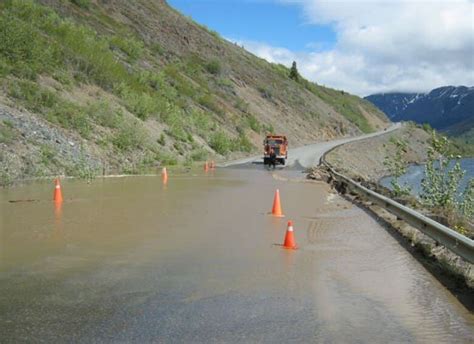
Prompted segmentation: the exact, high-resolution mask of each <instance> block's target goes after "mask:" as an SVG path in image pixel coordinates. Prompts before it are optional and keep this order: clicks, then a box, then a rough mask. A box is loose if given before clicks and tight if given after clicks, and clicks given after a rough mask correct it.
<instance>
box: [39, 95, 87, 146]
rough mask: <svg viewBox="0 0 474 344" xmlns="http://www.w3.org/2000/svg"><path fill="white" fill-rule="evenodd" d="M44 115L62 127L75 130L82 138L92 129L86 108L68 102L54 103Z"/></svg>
mask: <svg viewBox="0 0 474 344" xmlns="http://www.w3.org/2000/svg"><path fill="white" fill-rule="evenodd" d="M45 117H46V119H47V120H48V121H50V122H52V123H57V124H59V125H61V126H62V127H63V128H66V129H74V130H76V131H77V132H78V133H79V134H80V135H81V136H82V137H84V138H88V137H89V135H90V132H91V130H92V126H91V122H90V120H89V116H88V114H87V112H86V110H85V109H84V108H82V107H80V106H78V105H76V104H73V103H70V102H66V101H61V102H59V103H57V104H55V105H54V106H53V107H52V108H51V109H49V110H48V111H47V112H46V113H45Z"/></svg>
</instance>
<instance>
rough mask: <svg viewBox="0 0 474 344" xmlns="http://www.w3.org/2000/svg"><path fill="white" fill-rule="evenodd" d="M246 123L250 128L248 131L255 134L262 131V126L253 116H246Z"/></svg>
mask: <svg viewBox="0 0 474 344" xmlns="http://www.w3.org/2000/svg"><path fill="white" fill-rule="evenodd" d="M247 122H248V124H249V126H250V129H252V130H253V131H255V132H256V133H260V132H261V130H262V125H261V124H260V122H259V121H258V119H256V118H255V116H253V115H248V117H247Z"/></svg>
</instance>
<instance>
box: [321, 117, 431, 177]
mask: <svg viewBox="0 0 474 344" xmlns="http://www.w3.org/2000/svg"><path fill="white" fill-rule="evenodd" d="M394 139H398V140H402V141H405V142H406V143H407V149H406V151H405V152H404V156H403V158H404V160H405V161H407V162H408V163H409V164H421V163H423V162H424V161H426V158H427V149H428V143H429V139H430V136H429V134H428V133H427V132H425V131H424V130H422V129H420V128H417V127H416V126H414V125H410V124H408V125H404V126H403V127H401V128H400V129H399V130H397V131H393V132H389V133H386V134H384V135H378V136H376V137H372V138H371V139H370V140H359V141H357V142H351V143H348V144H345V145H343V146H340V147H337V148H336V149H334V150H333V151H331V152H329V154H327V155H326V161H327V162H328V163H330V164H331V165H332V166H334V167H335V168H336V169H337V170H338V171H339V172H341V173H343V174H344V175H347V176H348V177H351V178H354V179H359V180H365V181H370V182H374V183H375V182H377V181H378V180H379V179H380V178H382V177H384V176H387V175H389V174H390V173H389V171H388V169H387V167H386V166H385V165H384V159H385V157H387V156H393V155H394V153H395V145H394V144H393V143H392V141H393V140H394Z"/></svg>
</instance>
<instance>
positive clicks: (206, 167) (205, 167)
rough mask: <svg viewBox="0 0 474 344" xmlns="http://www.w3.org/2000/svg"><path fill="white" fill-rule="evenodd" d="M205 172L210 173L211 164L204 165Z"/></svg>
mask: <svg viewBox="0 0 474 344" xmlns="http://www.w3.org/2000/svg"><path fill="white" fill-rule="evenodd" d="M204 171H206V172H207V171H209V164H208V163H207V161H206V162H205V163H204Z"/></svg>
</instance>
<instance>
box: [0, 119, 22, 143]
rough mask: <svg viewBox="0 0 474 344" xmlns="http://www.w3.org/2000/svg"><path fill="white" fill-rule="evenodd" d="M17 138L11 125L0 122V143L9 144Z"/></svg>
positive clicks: (5, 121) (8, 122) (7, 122)
mask: <svg viewBox="0 0 474 344" xmlns="http://www.w3.org/2000/svg"><path fill="white" fill-rule="evenodd" d="M17 137H18V132H17V131H16V130H15V128H14V127H13V123H12V122H10V121H7V120H3V121H0V143H4V144H11V143H13V142H14V141H15V140H16V139H17Z"/></svg>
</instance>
